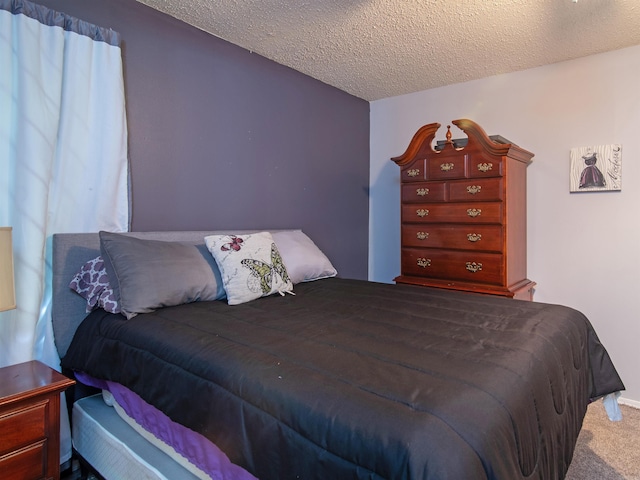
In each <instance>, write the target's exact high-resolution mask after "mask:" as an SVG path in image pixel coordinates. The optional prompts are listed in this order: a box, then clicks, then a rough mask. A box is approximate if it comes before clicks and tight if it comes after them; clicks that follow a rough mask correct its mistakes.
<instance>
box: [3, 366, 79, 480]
mask: <svg viewBox="0 0 640 480" xmlns="http://www.w3.org/2000/svg"><path fill="white" fill-rule="evenodd" d="M73 383H74V381H73V380H70V379H68V378H66V377H65V376H63V375H61V374H59V373H58V372H56V371H55V370H52V369H51V368H49V367H47V366H46V365H44V364H42V363H40V362H37V361H32V362H26V363H20V364H17V365H11V366H8V367H4V368H0V478H2V479H6V480H36V479H47V480H48V479H58V478H60V392H62V391H63V390H65V389H66V388H67V387H69V386H70V385H72V384H73Z"/></svg>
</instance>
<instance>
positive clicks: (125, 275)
mask: <svg viewBox="0 0 640 480" xmlns="http://www.w3.org/2000/svg"><path fill="white" fill-rule="evenodd" d="M99 235H100V251H101V254H102V258H103V259H104V264H105V268H106V270H107V274H108V275H109V283H110V284H111V286H112V288H113V291H114V293H115V295H116V298H118V299H119V301H120V309H121V312H122V314H123V315H125V316H126V317H127V318H132V317H134V316H135V315H137V314H138V313H147V312H152V311H154V310H156V309H158V308H162V307H169V306H173V305H180V304H183V303H189V302H197V301H207V300H218V299H221V298H224V297H225V292H224V288H223V284H222V278H221V276H220V271H219V270H218V267H217V266H216V263H215V261H214V260H213V258H212V257H211V255H210V254H209V251H208V250H207V247H206V246H205V245H204V243H203V244H202V245H191V244H187V243H179V242H165V241H160V240H142V239H139V238H135V237H132V236H128V235H122V234H118V233H110V232H100V233H99ZM203 242H204V239H203Z"/></svg>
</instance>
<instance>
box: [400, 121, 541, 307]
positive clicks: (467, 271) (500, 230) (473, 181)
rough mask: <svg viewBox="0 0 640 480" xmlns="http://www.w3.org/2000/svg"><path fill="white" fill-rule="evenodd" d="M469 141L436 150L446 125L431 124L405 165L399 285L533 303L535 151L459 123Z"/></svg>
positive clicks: (408, 153) (448, 139) (411, 148)
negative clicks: (530, 214)
mask: <svg viewBox="0 0 640 480" xmlns="http://www.w3.org/2000/svg"><path fill="white" fill-rule="evenodd" d="M453 123H454V125H456V126H458V127H459V128H460V129H461V130H462V131H463V132H464V133H465V134H466V135H467V139H466V142H464V141H460V140H452V139H451V136H452V135H451V131H450V127H447V134H446V140H445V141H444V142H440V145H439V146H438V148H434V146H433V140H434V137H435V134H436V132H437V130H438V129H439V128H440V124H438V123H432V124H429V125H425V126H424V127H422V128H421V129H420V130H418V132H417V133H416V134H415V135H414V137H413V139H412V140H411V143H410V144H409V147H408V148H407V150H406V152H405V153H404V154H403V155H401V156H399V157H395V158H392V160H393V161H394V162H396V163H397V164H398V165H399V166H400V167H401V182H402V185H401V189H402V193H401V199H402V227H401V231H402V252H401V258H402V260H401V261H402V266H401V275H400V276H399V277H397V278H396V279H395V281H396V282H398V283H410V284H414V285H424V286H431V287H439V288H449V289H455V290H466V291H475V292H479V293H489V294H495V295H502V296H507V297H514V298H519V299H525V300H531V299H532V296H533V287H534V286H535V283H534V282H532V281H531V280H529V279H527V249H526V240H527V236H526V224H527V222H526V214H527V212H526V186H527V183H526V168H527V166H528V165H529V163H531V159H532V157H533V154H532V153H530V152H528V151H526V150H524V149H522V148H520V147H518V146H517V145H515V144H512V143H505V142H506V141H505V140H504V139H502V138H501V137H488V136H487V135H486V133H485V132H484V130H483V129H482V128H481V127H480V126H479V125H477V124H476V123H474V122H472V121H471V120H464V119H463V120H454V121H453Z"/></svg>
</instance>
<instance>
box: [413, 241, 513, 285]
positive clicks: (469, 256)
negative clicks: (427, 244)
mask: <svg viewBox="0 0 640 480" xmlns="http://www.w3.org/2000/svg"><path fill="white" fill-rule="evenodd" d="M503 266H504V262H503V256H502V255H501V254H498V253H478V252H463V251H450V250H439V249H429V248H424V249H420V248H403V249H402V274H403V275H408V276H418V277H429V278H438V279H443V280H457V281H465V282H473V283H486V284H492V285H500V284H501V283H502V281H503V275H502V273H503Z"/></svg>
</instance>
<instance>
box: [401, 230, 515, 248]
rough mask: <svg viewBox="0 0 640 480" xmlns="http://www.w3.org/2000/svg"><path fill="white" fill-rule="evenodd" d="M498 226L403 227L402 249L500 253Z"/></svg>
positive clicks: (501, 239)
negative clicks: (447, 249)
mask: <svg viewBox="0 0 640 480" xmlns="http://www.w3.org/2000/svg"><path fill="white" fill-rule="evenodd" d="M502 230H503V229H502V227H501V226H500V225H443V224H437V223H434V224H425V225H413V224H409V225H403V226H402V246H403V247H425V248H450V249H455V250H474V251H485V252H501V251H502V247H503V243H502V242H503V234H502Z"/></svg>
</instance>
